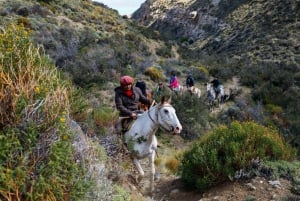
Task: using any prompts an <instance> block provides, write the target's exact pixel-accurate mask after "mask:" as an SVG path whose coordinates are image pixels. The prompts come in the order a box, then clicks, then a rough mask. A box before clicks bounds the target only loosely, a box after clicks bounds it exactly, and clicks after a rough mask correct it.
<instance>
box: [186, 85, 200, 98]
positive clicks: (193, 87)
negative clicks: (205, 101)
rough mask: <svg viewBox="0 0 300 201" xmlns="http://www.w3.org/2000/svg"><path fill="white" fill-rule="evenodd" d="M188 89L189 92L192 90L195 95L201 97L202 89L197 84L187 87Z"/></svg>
mask: <svg viewBox="0 0 300 201" xmlns="http://www.w3.org/2000/svg"><path fill="white" fill-rule="evenodd" d="M186 90H187V91H188V92H190V93H191V94H192V95H195V96H197V97H198V98H200V97H201V90H200V89H199V88H197V87H195V86H192V87H189V88H186Z"/></svg>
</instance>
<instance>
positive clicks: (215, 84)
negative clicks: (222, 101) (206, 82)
mask: <svg viewBox="0 0 300 201" xmlns="http://www.w3.org/2000/svg"><path fill="white" fill-rule="evenodd" d="M210 83H212V85H213V87H214V90H215V92H216V96H218V95H219V93H220V92H221V86H222V83H221V82H220V81H219V79H218V78H214V79H213V80H212V81H211V82H210Z"/></svg>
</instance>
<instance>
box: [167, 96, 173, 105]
mask: <svg viewBox="0 0 300 201" xmlns="http://www.w3.org/2000/svg"><path fill="white" fill-rule="evenodd" d="M171 101H172V97H171V96H170V98H169V99H168V101H167V102H168V103H169V104H171Z"/></svg>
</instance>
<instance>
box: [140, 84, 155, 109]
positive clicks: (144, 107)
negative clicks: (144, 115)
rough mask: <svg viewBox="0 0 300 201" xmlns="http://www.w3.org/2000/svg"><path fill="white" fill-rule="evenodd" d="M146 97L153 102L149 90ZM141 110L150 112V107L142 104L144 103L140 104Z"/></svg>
mask: <svg viewBox="0 0 300 201" xmlns="http://www.w3.org/2000/svg"><path fill="white" fill-rule="evenodd" d="M146 95H147V98H148V99H150V100H152V93H151V91H150V90H149V89H147V90H146ZM138 107H139V110H142V111H147V110H149V106H147V105H144V104H142V103H139V106H138Z"/></svg>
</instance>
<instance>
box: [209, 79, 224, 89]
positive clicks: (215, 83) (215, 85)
mask: <svg viewBox="0 0 300 201" xmlns="http://www.w3.org/2000/svg"><path fill="white" fill-rule="evenodd" d="M210 83H212V84H213V87H214V88H217V87H219V85H221V82H220V81H219V80H218V79H214V80H212V81H211V82H210Z"/></svg>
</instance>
